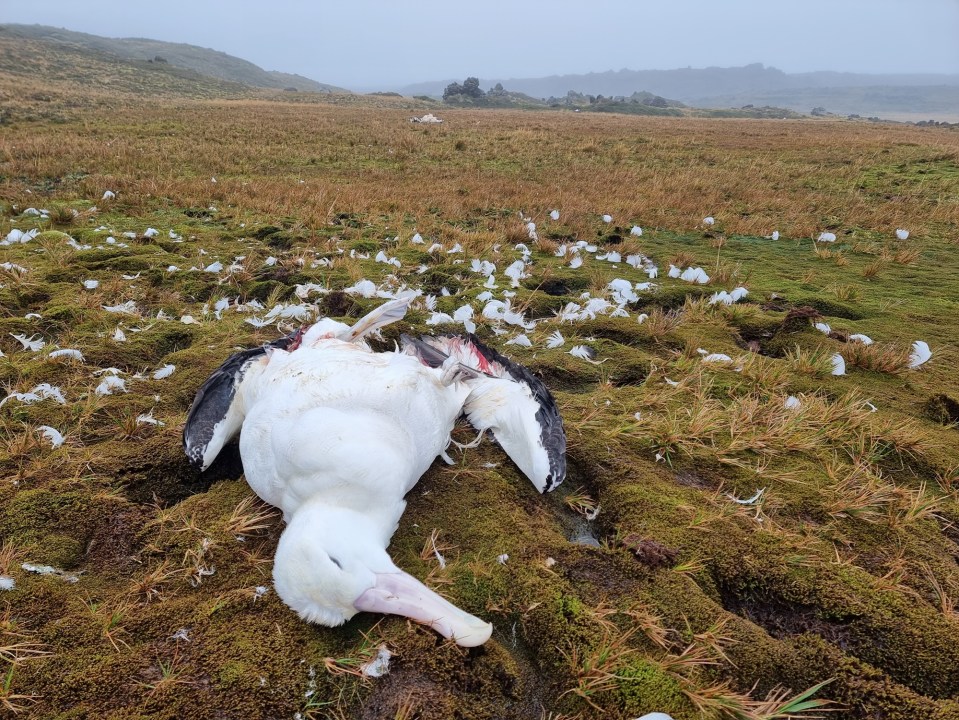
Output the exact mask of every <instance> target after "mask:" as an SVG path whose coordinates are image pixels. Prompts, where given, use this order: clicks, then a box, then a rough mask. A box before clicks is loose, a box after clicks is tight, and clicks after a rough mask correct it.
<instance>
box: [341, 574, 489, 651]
mask: <svg viewBox="0 0 959 720" xmlns="http://www.w3.org/2000/svg"><path fill="white" fill-rule="evenodd" d="M353 606H354V607H355V608H356V609H357V610H361V611H364V612H375V613H386V614H388V615H402V616H404V617H408V618H410V619H411V620H415V621H416V622H418V623H423V624H424V625H429V626H430V627H431V628H433V629H434V630H436V632H438V633H439V634H440V635H442V636H443V637H445V638H447V639H452V640H453V641H454V642H455V643H456V644H457V645H462V646H463V647H476V646H477V645H482V644H483V643H485V642H486V641H487V640H489V638H490V635H492V633H493V626H492V625H490V624H489V623H487V622H483V621H482V620H480V619H479V618H478V617H474V616H473V615H470V614H469V613H465V612H463V611H462V610H460V609H459V608H458V607H456V606H455V605H453V604H452V603H450V602H448V601H446V600H444V599H443V598H442V597H440V596H439V595H437V594H436V593H435V592H433V591H432V590H430V589H429V588H428V587H426V586H425V585H424V584H423V583H421V582H420V581H419V580H417V579H416V578H414V577H413V576H412V575H407V574H406V573H404V572H395V573H377V574H376V583H375V584H374V585H373V587H371V588H370V589H369V590H367V591H366V592H364V593H363V594H362V595H360V596H359V597H358V598H356V600H355V601H354V602H353Z"/></svg>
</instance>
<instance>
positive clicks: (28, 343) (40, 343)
mask: <svg viewBox="0 0 959 720" xmlns="http://www.w3.org/2000/svg"><path fill="white" fill-rule="evenodd" d="M10 336H11V337H13V339H14V340H16V341H17V342H19V343H20V344H21V345H23V349H24V350H32V351H33V352H38V351H40V350H42V349H43V348H44V347H45V346H46V344H47V343H46V342H45V341H44V340H43V338H41V337H40V336H39V335H33V336H31V337H27V336H26V335H18V334H16V333H10Z"/></svg>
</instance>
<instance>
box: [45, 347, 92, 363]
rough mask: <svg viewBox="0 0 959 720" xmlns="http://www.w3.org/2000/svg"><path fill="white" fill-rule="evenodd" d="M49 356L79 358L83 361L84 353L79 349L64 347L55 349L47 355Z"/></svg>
mask: <svg viewBox="0 0 959 720" xmlns="http://www.w3.org/2000/svg"><path fill="white" fill-rule="evenodd" d="M47 357H49V358H51V359H53V360H57V359H59V358H69V359H71V360H79V361H80V362H83V353H82V352H80V351H79V350H74V349H72V348H64V349H62V350H54V351H53V352H52V353H50V354H49V355H47Z"/></svg>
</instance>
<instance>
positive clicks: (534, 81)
mask: <svg viewBox="0 0 959 720" xmlns="http://www.w3.org/2000/svg"><path fill="white" fill-rule="evenodd" d="M449 82H450V81H443V80H438V81H433V82H426V83H419V84H416V85H408V86H406V87H404V88H401V89H400V91H401V92H403V93H404V94H409V95H431V96H439V95H442V93H443V88H445V87H446V85H447V84H449ZM480 82H481V85H482V87H484V88H485V87H492V86H493V85H495V84H496V83H502V85H503V86H504V87H506V88H509V90H511V91H513V92H521V93H525V94H527V95H530V96H532V97H535V98H548V97H563V96H565V95H566V94H567V93H568V92H570V91H573V92H577V93H583V94H589V95H603V96H604V97H631V96H632V95H633V94H634V93H636V92H643V91H645V92H649V93H652V94H654V95H659V96H662V97H667V98H673V99H675V100H678V101H680V102H683V103H685V104H687V105H691V106H695V107H741V106H743V105H749V104H752V105H776V106H779V107H784V108H789V109H792V110H798V111H802V112H807V113H808V112H809V111H810V110H811V109H812V108H813V107H817V106H824V107H825V108H826V109H827V110H828V111H831V112H837V113H843V114H851V113H856V114H860V115H864V116H868V115H877V114H883V113H885V114H889V113H923V112H931V110H928V109H927V108H937V109H936V110H935V111H934V112H935V113H938V114H944V115H953V114H959V75H868V74H857V73H838V72H813V73H793V74H790V73H785V72H783V71H782V70H778V69H776V68H772V67H766V66H764V65H762V64H760V63H755V64H752V65H745V66H743V67H731V68H720V67H709V68H681V69H677V70H617V71H608V72H602V73H587V74H583V75H552V76H549V77H543V78H513V79H501V78H493V79H489V80H481V81H480ZM907 89H908V91H907ZM816 90H820V91H823V92H818V93H817V92H814V91H816ZM830 105H831V106H830Z"/></svg>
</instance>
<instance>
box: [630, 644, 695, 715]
mask: <svg viewBox="0 0 959 720" xmlns="http://www.w3.org/2000/svg"><path fill="white" fill-rule="evenodd" d="M616 684H617V686H618V687H617V690H616V694H617V700H618V701H619V705H620V709H621V710H622V711H623V712H624V713H626V714H628V715H630V716H633V715H636V716H639V715H644V714H646V713H650V712H662V713H666V714H667V715H671V716H672V717H674V718H676V720H693V719H694V718H698V717H700V715H699V713H698V712H697V711H696V708H695V706H694V705H693V704H692V703H691V702H690V701H689V700H688V699H687V698H686V696H685V695H684V694H683V691H682V686H681V685H680V683H679V681H678V680H677V679H676V678H675V677H673V676H672V675H669V674H667V673H666V672H664V671H663V670H662V668H660V667H659V666H658V665H657V664H656V663H654V662H652V661H650V660H647V659H645V658H637V659H635V660H632V661H631V662H630V663H629V664H628V665H627V666H626V667H624V668H621V669H619V670H617V672H616Z"/></svg>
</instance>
